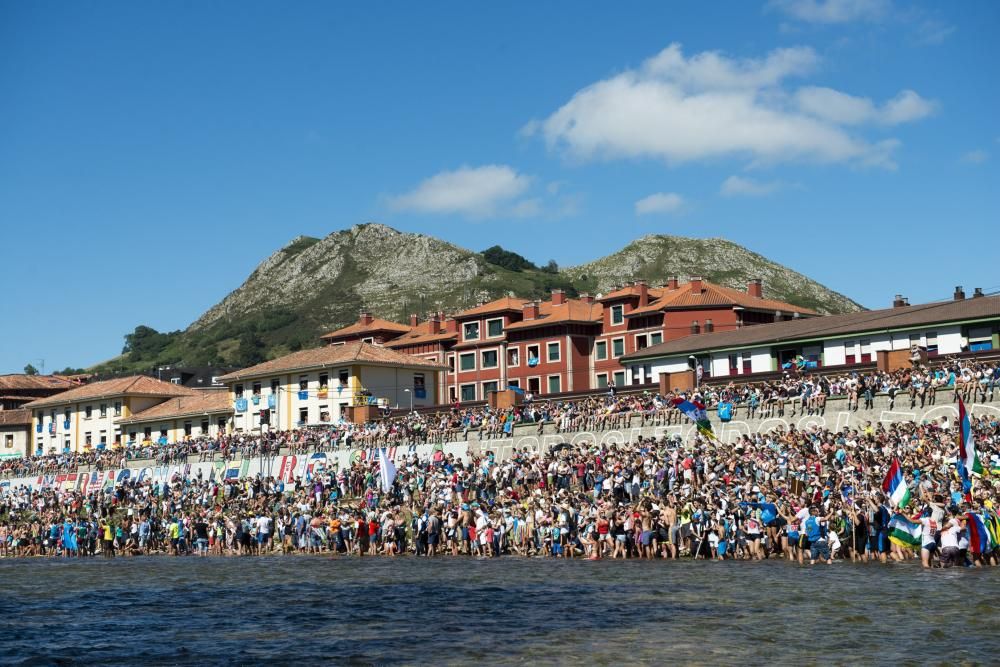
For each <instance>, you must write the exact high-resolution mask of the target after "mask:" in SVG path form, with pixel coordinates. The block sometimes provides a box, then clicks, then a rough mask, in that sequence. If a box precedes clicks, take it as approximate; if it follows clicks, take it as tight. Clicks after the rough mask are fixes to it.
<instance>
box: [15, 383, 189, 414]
mask: <svg viewBox="0 0 1000 667" xmlns="http://www.w3.org/2000/svg"><path fill="white" fill-rule="evenodd" d="M194 391H195V390H194V389H188V388H187V387H182V386H180V385H176V384H172V383H170V382H161V381H160V380H157V379H156V378H151V377H147V376H145V375H133V376H131V377H124V378H115V379H114V380H104V381H103V382H93V383H91V384H85V385H83V386H80V387H76V388H75V389H70V390H69V391H64V392H61V393H59V394H56V395H55V396H49V397H48V398H40V399H38V400H37V401H32V402H31V403H28V404H27V405H25V406H24V407H25V408H28V409H34V408H40V407H43V406H47V405H61V404H63V403H76V402H78V401H87V400H94V399H98V398H112V397H115V396H162V397H170V396H189V395H191V394H192V393H194Z"/></svg>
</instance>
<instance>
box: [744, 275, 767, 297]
mask: <svg viewBox="0 0 1000 667" xmlns="http://www.w3.org/2000/svg"><path fill="white" fill-rule="evenodd" d="M747 294H748V295H750V296H752V297H754V298H757V299H763V298H764V287H763V285H762V282H761V279H760V278H751V279H750V282H749V283H747Z"/></svg>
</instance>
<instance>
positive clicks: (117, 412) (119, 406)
mask: <svg viewBox="0 0 1000 667" xmlns="http://www.w3.org/2000/svg"><path fill="white" fill-rule="evenodd" d="M121 416H122V402H121V401H115V417H121ZM55 418H56V417H55V415H53V416H52V419H55Z"/></svg>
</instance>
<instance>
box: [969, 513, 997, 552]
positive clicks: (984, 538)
mask: <svg viewBox="0 0 1000 667" xmlns="http://www.w3.org/2000/svg"><path fill="white" fill-rule="evenodd" d="M965 521H966V523H965V526H966V528H968V530H969V551H971V552H972V553H974V554H982V553H988V552H989V550H990V548H991V547H990V534H989V532H987V530H986V526H985V525H984V524H983V519H982V518H981V517H980V516H979V515H978V514H976V513H975V512H966V514H965Z"/></svg>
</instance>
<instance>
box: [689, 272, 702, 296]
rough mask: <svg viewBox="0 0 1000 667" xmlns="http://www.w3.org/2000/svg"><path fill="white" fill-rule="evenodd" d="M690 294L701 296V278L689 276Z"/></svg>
mask: <svg viewBox="0 0 1000 667" xmlns="http://www.w3.org/2000/svg"><path fill="white" fill-rule="evenodd" d="M690 282H691V292H692V293H694V294H701V276H691V280H690Z"/></svg>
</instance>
